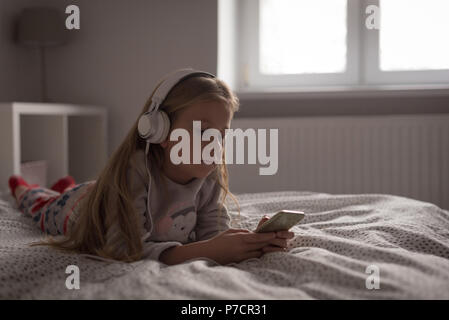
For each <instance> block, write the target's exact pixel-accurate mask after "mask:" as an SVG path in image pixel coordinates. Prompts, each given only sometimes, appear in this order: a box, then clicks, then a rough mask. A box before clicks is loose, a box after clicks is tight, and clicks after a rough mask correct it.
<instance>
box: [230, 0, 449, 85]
mask: <svg viewBox="0 0 449 320" xmlns="http://www.w3.org/2000/svg"><path fill="white" fill-rule="evenodd" d="M372 5H374V6H376V7H377V8H378V9H379V10H378V12H379V13H380V14H379V15H378V16H377V19H379V20H378V21H379V23H380V28H378V29H376V28H374V29H369V28H368V27H367V26H366V23H365V22H366V20H367V18H368V17H369V16H370V15H372V14H373V13H374V12H373V11H368V12H367V8H368V6H372ZM238 6H239V7H238V13H239V20H238V21H239V28H238V30H239V31H240V33H239V35H238V36H239V44H240V46H239V49H238V53H239V54H238V56H239V57H240V61H239V63H240V65H239V66H240V68H239V69H240V70H243V73H242V74H241V75H240V77H241V78H243V81H242V83H241V85H240V86H241V87H243V89H245V88H247V89H257V88H262V89H264V88H276V87H282V88H290V87H304V86H367V85H368V86H369V85H384V84H432V83H435V84H437V83H439V84H441V83H445V84H449V41H448V40H449V18H448V16H449V1H448V0H240V1H238Z"/></svg>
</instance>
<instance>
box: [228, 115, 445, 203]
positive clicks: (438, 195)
mask: <svg viewBox="0 0 449 320" xmlns="http://www.w3.org/2000/svg"><path fill="white" fill-rule="evenodd" d="M232 128H242V129H243V130H245V129H247V128H253V129H256V130H257V129H259V128H266V129H270V128H273V129H278V171H277V173H276V174H274V175H266V176H263V175H259V168H260V167H264V166H263V165H260V164H243V165H242V164H235V161H234V164H229V165H228V171H229V185H230V190H231V192H233V193H237V194H238V193H252V192H265V191H283V190H299V191H314V192H325V193H333V194H360V193H382V194H393V195H399V196H405V197H409V198H413V199H417V200H422V201H426V202H431V203H434V204H436V205H438V206H440V207H442V208H444V209H448V208H449V115H445V114H441V115H393V116H363V117H362V116H353V117H352V116H351V117H349V116H336V117H301V118H236V119H234V120H233V122H232ZM268 132H269V130H267V141H268V140H269V138H268ZM234 150H235V148H234ZM246 159H247V158H245V160H246ZM245 163H247V161H245Z"/></svg>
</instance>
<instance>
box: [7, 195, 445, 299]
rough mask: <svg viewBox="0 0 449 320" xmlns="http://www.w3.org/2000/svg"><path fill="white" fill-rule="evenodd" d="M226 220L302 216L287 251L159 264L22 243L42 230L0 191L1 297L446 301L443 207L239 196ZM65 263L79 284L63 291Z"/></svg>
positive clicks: (372, 198)
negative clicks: (224, 261)
mask: <svg viewBox="0 0 449 320" xmlns="http://www.w3.org/2000/svg"><path fill="white" fill-rule="evenodd" d="M237 198H238V199H239V203H240V208H241V214H240V215H238V214H237V211H236V207H235V206H234V205H232V202H231V204H230V205H229V211H230V213H231V215H232V217H233V218H234V219H235V222H234V223H235V226H239V227H244V228H249V229H254V228H255V226H256V224H257V222H258V221H259V219H260V218H261V217H262V215H263V214H272V213H274V212H276V211H278V210H280V209H290V210H301V211H304V212H305V213H306V214H307V215H306V217H305V219H304V220H303V221H302V222H301V223H300V224H299V225H297V226H295V227H294V228H293V229H292V231H294V232H295V234H296V237H295V238H294V239H292V240H291V242H290V243H289V251H288V252H286V253H283V252H275V253H269V254H265V255H264V256H262V257H261V258H260V259H250V260H246V261H243V262H241V263H235V264H231V265H227V266H221V265H218V264H216V263H214V262H213V261H211V260H207V259H196V260H190V261H187V262H186V263H183V264H180V265H175V266H166V265H164V264H161V263H159V262H157V261H151V260H142V261H138V262H135V263H131V264H126V263H120V262H107V261H98V260H95V259H91V258H89V257H86V256H80V255H76V254H64V253H60V252H57V251H55V250H53V249H50V248H47V247H29V246H28V245H27V243H29V242H32V241H36V240H38V239H40V238H41V237H42V234H41V232H40V231H39V230H38V229H37V228H36V227H35V226H34V225H33V224H32V222H31V220H30V219H29V218H27V217H24V216H22V215H21V213H20V212H19V211H18V210H17V209H16V207H15V205H14V202H13V201H12V200H11V198H10V197H9V196H8V195H7V194H3V195H1V197H0V298H1V299H53V298H54V299H92V298H96V299H449V212H448V211H446V210H443V209H441V208H439V207H437V206H435V205H433V204H430V203H427V202H421V201H416V200H412V199H409V198H404V197H398V196H392V195H383V194H350V195H343V194H339V195H333V194H326V193H316V192H299V191H290V192H264V193H253V194H239V195H237ZM69 265H76V266H78V267H79V270H80V289H79V290H69V289H67V287H66V279H67V277H68V276H69V275H70V273H66V268H67V266H69Z"/></svg>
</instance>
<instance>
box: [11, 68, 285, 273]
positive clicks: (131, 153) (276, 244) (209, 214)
mask: <svg viewBox="0 0 449 320" xmlns="http://www.w3.org/2000/svg"><path fill="white" fill-rule="evenodd" d="M163 81H164V80H162V81H161V82H160V83H159V84H158V86H160V85H161V84H162V83H163ZM156 89H157V87H156ZM156 89H155V90H154V91H153V94H154V92H155V91H156ZM153 94H152V95H151V97H150V99H148V101H147V103H146V104H145V106H144V108H143V110H142V112H141V115H142V114H143V113H145V112H146V111H147V110H148V109H149V106H150V103H151V98H152V96H153ZM238 108H239V100H238V98H237V97H236V96H235V95H234V94H233V93H232V91H231V90H230V89H229V87H228V86H227V85H226V84H225V83H224V82H223V81H221V80H219V79H217V78H213V77H209V76H206V75H202V74H195V75H192V76H189V77H187V78H185V79H183V80H182V81H180V82H178V83H177V84H176V85H175V86H174V87H173V88H172V89H171V90H170V92H169V94H168V95H167V97H166V99H165V100H164V101H163V103H162V104H161V107H160V109H161V110H164V111H165V112H166V113H167V114H168V117H169V119H170V123H171V127H170V132H171V131H172V130H174V129H176V128H182V129H185V130H187V131H188V132H189V133H190V137H191V139H192V137H193V134H192V128H193V121H195V120H198V121H201V129H202V131H203V130H205V129H208V128H214V129H217V130H220V131H221V132H222V137H224V131H225V129H226V128H229V127H230V123H231V119H232V117H233V115H234V112H236V111H237V110H238ZM137 124H138V122H137V121H136V122H135V123H134V125H133V127H132V128H131V130H130V131H129V133H128V135H127V137H126V138H125V140H124V141H123V142H122V143H121V145H120V146H119V147H118V149H117V150H116V151H115V152H114V153H113V155H112V157H111V158H110V160H109V162H108V163H107V165H106V167H105V168H104V169H103V171H102V172H101V173H100V175H99V176H98V178H97V180H96V181H88V182H85V183H82V184H78V185H75V182H74V181H73V179H71V178H70V177H66V178H63V179H61V180H60V181H58V182H57V183H56V184H55V185H54V186H53V187H52V188H51V189H46V188H42V187H39V186H35V185H33V186H30V185H28V184H27V183H26V181H24V180H23V179H22V178H21V177H19V176H12V177H11V178H10V180H9V185H10V188H11V193H12V194H13V195H14V196H15V198H16V199H17V202H18V205H19V208H20V210H21V211H22V212H23V213H25V214H27V215H30V216H31V217H32V219H33V221H35V222H36V223H37V224H38V226H39V227H40V228H41V229H42V231H44V232H45V233H47V234H49V235H53V236H57V235H61V236H64V237H62V239H61V237H58V238H51V237H50V238H49V239H47V240H46V241H44V242H41V243H38V244H45V245H50V246H53V247H55V248H59V249H63V250H67V251H71V252H77V253H84V254H94V255H97V256H100V257H103V258H109V259H115V260H120V261H126V262H132V261H136V260H139V259H142V258H150V259H155V260H159V261H161V262H163V263H165V264H168V265H172V264H177V263H182V262H184V261H186V260H189V259H193V258H199V257H205V258H209V259H212V260H214V261H216V262H218V263H220V264H228V263H232V262H240V261H242V260H245V259H249V258H258V257H260V256H261V255H263V254H264V253H266V252H273V251H283V250H285V248H286V246H287V240H288V239H290V238H292V237H293V233H292V232H287V231H285V232H277V233H273V232H272V233H265V234H258V233H253V232H251V231H249V230H245V229H231V228H230V225H229V220H230V218H229V215H228V213H227V210H226V207H225V206H224V201H225V199H226V197H227V195H228V194H229V195H230V196H231V197H233V196H232V194H231V193H230V192H229V189H228V175H227V169H226V165H225V164H217V165H216V164H206V163H204V162H202V163H200V164H177V165H175V164H173V163H172V162H171V161H170V150H171V148H172V147H173V146H174V145H175V144H176V142H174V141H170V140H169V136H170V134H169V135H168V136H167V138H166V139H165V141H163V142H162V143H160V144H151V146H150V148H149V153H148V159H146V158H145V157H146V156H145V152H144V150H145V147H146V141H145V140H143V139H142V138H140V136H139V134H138V129H137ZM206 144H207V142H204V143H203V144H202V146H201V148H204V146H205V145H206ZM190 145H191V146H192V145H193V143H192V141H191V143H190ZM190 154H191V155H192V154H193V152H190ZM222 159H223V160H224V152H223V155H222ZM146 160H148V164H149V165H148V167H149V168H148V169H149V171H147V170H146ZM190 163H192V161H191V162H190ZM148 174H151V186H149V176H148ZM149 187H151V189H150V190H151V192H150V199H147V197H148V193H147V191H148V188H149ZM233 198H234V197H233ZM147 200H149V201H148V203H149V206H150V208H147ZM234 200H235V198H234ZM148 209H149V210H148ZM267 219H268V218H267V217H264V218H263V219H262V220H261V221H260V222H259V224H260V223H263V222H265V221H266V220H267Z"/></svg>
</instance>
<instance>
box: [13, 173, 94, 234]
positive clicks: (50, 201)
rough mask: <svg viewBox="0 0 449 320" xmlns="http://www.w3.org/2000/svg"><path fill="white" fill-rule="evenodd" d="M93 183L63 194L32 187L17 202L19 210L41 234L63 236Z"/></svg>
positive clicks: (81, 185) (76, 187)
mask: <svg viewBox="0 0 449 320" xmlns="http://www.w3.org/2000/svg"><path fill="white" fill-rule="evenodd" d="M94 182H95V181H89V182H85V183H81V184H78V185H76V186H74V187H73V188H71V189H68V190H66V191H65V192H63V193H59V192H57V191H54V190H51V189H47V188H43V187H32V188H30V189H28V190H27V191H25V192H24V193H23V194H22V195H21V196H20V198H19V199H18V200H17V202H18V205H19V210H20V211H22V212H23V213H24V214H25V215H27V216H31V218H32V220H33V221H34V223H36V225H37V226H38V227H39V228H40V229H41V230H42V231H43V232H45V233H47V234H50V235H54V236H57V235H65V234H66V232H67V226H68V220H69V218H70V216H71V215H72V214H74V212H77V210H78V208H79V204H80V201H81V200H82V199H84V198H85V197H86V195H87V194H88V193H87V191H89V189H90V187H91V186H93V184H94ZM72 218H73V217H72Z"/></svg>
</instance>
